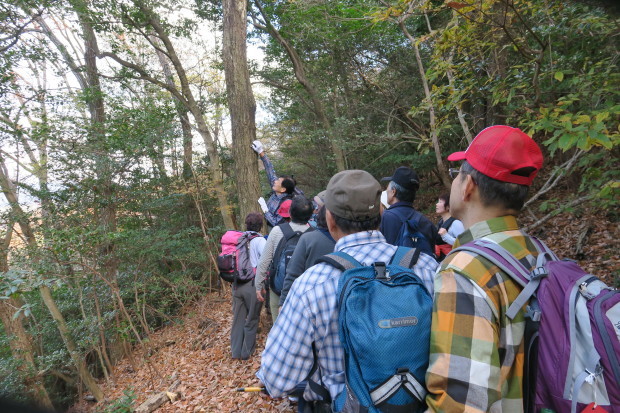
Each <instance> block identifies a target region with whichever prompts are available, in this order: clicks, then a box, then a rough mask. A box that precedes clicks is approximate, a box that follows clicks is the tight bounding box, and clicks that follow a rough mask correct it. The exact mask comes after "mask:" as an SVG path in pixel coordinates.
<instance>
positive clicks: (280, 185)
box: [252, 140, 304, 227]
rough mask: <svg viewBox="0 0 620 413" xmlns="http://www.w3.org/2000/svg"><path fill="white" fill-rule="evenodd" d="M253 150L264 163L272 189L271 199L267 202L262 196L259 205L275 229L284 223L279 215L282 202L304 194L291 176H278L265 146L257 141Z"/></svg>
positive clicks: (253, 145) (253, 143) (253, 144)
mask: <svg viewBox="0 0 620 413" xmlns="http://www.w3.org/2000/svg"><path fill="white" fill-rule="evenodd" d="M252 149H253V150H254V152H256V153H257V154H258V156H259V157H260V159H261V161H263V166H264V167H265V172H266V173H267V179H268V180H269V185H270V186H271V189H272V192H271V196H270V197H269V199H268V200H267V201H265V198H263V197H262V196H261V197H260V198H258V204H259V205H260V207H261V209H262V211H263V213H264V214H265V219H266V220H267V223H268V224H269V225H270V226H271V227H275V226H276V225H279V224H282V223H284V217H283V216H281V215H280V214H279V213H278V209H279V208H280V205H281V204H282V202H284V201H285V200H287V199H293V196H295V195H303V194H304V193H303V191H301V190H300V189H298V188H297V182H296V181H295V178H293V177H292V176H291V175H280V176H278V175H276V170H275V169H274V167H273V164H272V163H271V161H270V160H269V158H268V157H267V154H266V153H265V149H264V147H263V144H262V143H261V142H260V141H258V140H256V141H254V142H252Z"/></svg>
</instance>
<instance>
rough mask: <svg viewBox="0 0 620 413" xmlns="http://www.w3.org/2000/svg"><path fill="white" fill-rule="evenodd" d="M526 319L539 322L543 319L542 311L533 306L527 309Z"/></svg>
mask: <svg viewBox="0 0 620 413" xmlns="http://www.w3.org/2000/svg"><path fill="white" fill-rule="evenodd" d="M525 317H526V318H529V319H530V320H532V321H534V322H539V321H540V319H541V317H542V311H540V309H536V308H534V307H533V306H531V305H528V306H527V307H525Z"/></svg>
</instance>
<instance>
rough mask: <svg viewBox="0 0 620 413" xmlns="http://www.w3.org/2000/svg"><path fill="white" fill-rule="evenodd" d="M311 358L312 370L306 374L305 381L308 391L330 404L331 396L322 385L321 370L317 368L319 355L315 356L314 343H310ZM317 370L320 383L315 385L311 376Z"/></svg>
mask: <svg viewBox="0 0 620 413" xmlns="http://www.w3.org/2000/svg"><path fill="white" fill-rule="evenodd" d="M312 356H313V362H312V368H311V369H310V373H308V377H307V378H306V380H307V381H308V386H310V389H311V390H312V391H313V392H315V393H316V394H318V395H319V396H321V398H322V399H323V400H324V401H326V402H330V401H331V400H332V396H331V394H330V393H329V390H327V388H326V387H325V385H324V384H323V377H322V375H321V368H320V367H319V355H318V354H317V351H316V343H315V342H314V341H313V342H312ZM317 370H318V372H319V382H320V383H317V382H316V381H314V380H313V379H312V376H314V373H315V372H316V371H317Z"/></svg>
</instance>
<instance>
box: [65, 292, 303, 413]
mask: <svg viewBox="0 0 620 413" xmlns="http://www.w3.org/2000/svg"><path fill="white" fill-rule="evenodd" d="M229 297H230V291H229V289H228V291H226V292H225V293H222V294H221V296H220V295H218V294H217V293H214V294H210V295H208V296H206V297H205V298H204V299H203V300H201V301H200V302H199V303H198V304H196V305H195V306H193V307H191V308H189V309H187V312H186V315H185V317H184V318H183V319H182V320H183V324H177V325H172V326H169V327H166V328H164V329H162V330H160V331H158V332H155V333H153V334H152V335H151V338H150V342H149V343H147V344H145V345H144V346H143V347H142V348H139V349H136V351H135V352H134V355H133V359H134V364H135V365H136V368H135V369H134V367H132V363H131V362H130V360H128V359H126V360H122V361H121V362H120V363H118V364H117V366H116V370H115V377H114V381H113V382H110V383H103V384H102V387H103V391H104V393H105V394H106V396H107V398H108V399H109V400H117V399H119V398H121V397H123V392H124V391H125V390H127V389H131V390H132V391H133V392H134V394H135V395H136V400H135V402H134V404H133V406H134V408H135V407H137V406H139V405H140V404H141V403H142V402H144V401H145V400H146V399H147V398H148V397H150V396H152V395H153V394H156V393H159V392H162V391H166V390H167V388H168V387H169V386H170V385H171V384H173V383H174V382H175V381H177V380H178V381H179V382H180V383H179V385H178V387H177V388H176V390H175V391H178V392H181V394H182V397H181V398H180V399H179V400H177V401H175V402H173V403H166V404H165V405H163V406H162V407H161V408H159V409H158V410H157V412H158V413H160V412H162V413H163V412H294V411H296V408H295V407H294V406H292V405H291V404H290V403H289V401H288V400H287V399H283V400H271V399H267V398H263V397H261V396H259V394H257V393H237V392H235V391H234V389H235V388H237V387H243V386H248V385H250V384H253V383H256V378H255V376H254V373H255V372H256V371H257V370H258V368H259V366H260V354H261V352H262V350H263V348H264V345H265V339H266V337H267V329H268V324H267V315H266V314H265V312H264V310H263V313H262V318H261V324H260V325H261V331H260V333H259V335H258V348H257V352H255V354H254V356H253V357H252V358H250V360H246V361H241V360H232V359H231V357H230V340H229V336H230V324H231V319H232V312H231V304H230V298H229ZM99 405H100V406H96V408H97V407H98V408H100V409H101V407H102V404H99ZM76 407H77V406H76ZM80 407H81V408H80ZM80 407H78V409H76V410H74V411H78V410H81V411H85V410H86V409H84V408H85V406H84V405H82V406H80ZM88 410H89V411H95V410H94V409H93V408H92V407H91V408H90V409H88Z"/></svg>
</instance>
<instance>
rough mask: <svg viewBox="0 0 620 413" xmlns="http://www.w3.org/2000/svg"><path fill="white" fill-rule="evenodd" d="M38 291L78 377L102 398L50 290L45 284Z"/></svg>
mask: <svg viewBox="0 0 620 413" xmlns="http://www.w3.org/2000/svg"><path fill="white" fill-rule="evenodd" d="M39 291H40V292H41V298H43V302H44V303H45V306H46V307H47V309H48V310H49V312H50V314H51V315H52V318H53V319H54V321H56V326H57V327H58V331H59V332H60V336H61V338H62V341H63V342H64V343H65V347H66V348H67V351H69V355H70V356H71V360H72V361H73V364H74V365H75V368H76V369H77V371H78V374H79V375H80V378H81V379H82V381H83V382H84V385H85V386H86V388H87V389H88V390H90V392H91V393H92V394H93V396H94V397H95V399H97V400H98V401H101V400H103V398H104V396H103V392H102V391H101V388H100V387H99V385H98V384H97V382H96V381H95V379H94V378H93V376H92V375H91V374H90V371H88V367H87V366H86V362H85V361H84V358H83V357H82V356H81V355H80V354H79V352H78V349H77V346H76V345H75V342H74V341H73V338H72V337H71V332H70V331H69V327H68V326H67V322H66V321H65V319H64V317H63V315H62V313H61V312H60V310H59V309H58V306H57V305H56V302H55V301H54V298H53V297H52V291H51V290H50V289H49V287H47V286H46V285H42V286H41V287H39Z"/></svg>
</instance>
